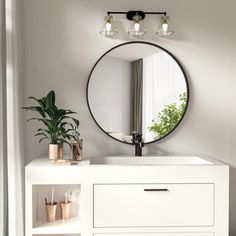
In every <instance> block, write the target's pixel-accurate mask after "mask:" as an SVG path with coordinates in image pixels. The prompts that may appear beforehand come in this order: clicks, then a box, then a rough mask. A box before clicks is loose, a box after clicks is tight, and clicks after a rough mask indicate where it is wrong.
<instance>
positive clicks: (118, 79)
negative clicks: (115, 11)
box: [87, 42, 188, 143]
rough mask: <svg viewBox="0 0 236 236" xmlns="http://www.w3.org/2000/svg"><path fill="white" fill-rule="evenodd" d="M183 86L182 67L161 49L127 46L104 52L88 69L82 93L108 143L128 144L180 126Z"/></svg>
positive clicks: (157, 136) (153, 138) (185, 93)
mask: <svg viewBox="0 0 236 236" xmlns="http://www.w3.org/2000/svg"><path fill="white" fill-rule="evenodd" d="M187 98H188V84H187V80H186V77H185V75H184V73H183V70H182V68H181V67H180V65H179V64H178V63H177V61H176V59H174V58H173V56H171V55H170V54H169V53H167V52H166V51H165V50H163V49H162V48H159V47H157V46H154V45H152V44H148V43H141V42H139V43H137V42H136V43H126V44H123V45H121V46H118V47H116V48H114V49H112V50H110V51H109V52H108V53H106V54H105V55H104V56H103V57H102V58H101V59H100V60H99V61H98V63H97V64H96V65H95V67H94V68H93V70H92V72H91V74H90V79H89V82H88V88H87V99H88V104H89V108H90V111H91V113H92V115H93V118H94V119H95V121H96V123H97V124H98V125H99V126H100V128H102V130H103V131H105V132H106V133H107V134H109V135H110V136H112V137H113V138H115V139H117V140H119V141H123V142H126V143H132V133H133V132H138V133H141V134H142V135H143V140H144V142H145V143H148V142H153V141H156V140H159V139H161V138H162V137H164V136H166V135H168V134H169V133H170V132H172V131H173V130H174V129H175V127H176V126H177V125H178V124H179V122H180V121H181V119H182V117H183V115H184V113H185V111H186V107H187V103H188V101H187Z"/></svg>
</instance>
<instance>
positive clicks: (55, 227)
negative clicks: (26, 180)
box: [32, 184, 81, 236]
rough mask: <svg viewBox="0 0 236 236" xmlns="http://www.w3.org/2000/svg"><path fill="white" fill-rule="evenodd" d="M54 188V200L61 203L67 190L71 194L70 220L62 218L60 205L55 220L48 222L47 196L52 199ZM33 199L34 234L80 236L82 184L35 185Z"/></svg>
mask: <svg viewBox="0 0 236 236" xmlns="http://www.w3.org/2000/svg"><path fill="white" fill-rule="evenodd" d="M52 188H54V201H55V202H57V203H59V202H61V201H64V200H65V192H67V193H68V195H69V200H70V201H71V202H72V205H71V216H70V218H69V219H68V220H62V219H61V212H60V206H59V205H58V206H57V216H56V221H55V222H47V218H46V208H45V198H46V199H47V201H48V202H50V201H51V192H52ZM32 191H33V201H32V204H33V205H32V209H33V212H32V214H33V215H32V216H33V222H32V224H33V225H32V232H33V235H57V234H60V236H62V235H67V236H78V235H79V234H80V231H81V219H80V214H81V210H80V200H81V186H80V185H79V184H78V185H74V184H73V185H72V184H55V185H53V184H50V185H48V184H47V185H41V184H40V185H36V184H35V185H33V189H32Z"/></svg>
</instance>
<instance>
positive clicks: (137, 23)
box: [134, 21, 140, 32]
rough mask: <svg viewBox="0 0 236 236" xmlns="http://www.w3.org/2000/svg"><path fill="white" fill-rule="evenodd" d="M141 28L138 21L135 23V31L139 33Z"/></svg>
mask: <svg viewBox="0 0 236 236" xmlns="http://www.w3.org/2000/svg"><path fill="white" fill-rule="evenodd" d="M139 28H140V24H139V22H138V21H136V22H135V23H134V30H135V31H136V32H138V31H139Z"/></svg>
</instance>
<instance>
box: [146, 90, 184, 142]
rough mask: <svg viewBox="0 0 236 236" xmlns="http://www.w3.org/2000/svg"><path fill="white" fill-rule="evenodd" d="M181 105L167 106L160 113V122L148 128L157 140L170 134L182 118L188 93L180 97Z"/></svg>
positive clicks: (155, 122)
mask: <svg viewBox="0 0 236 236" xmlns="http://www.w3.org/2000/svg"><path fill="white" fill-rule="evenodd" d="M179 100H180V102H181V104H180V105H179V106H177V105H176V103H172V104H169V105H165V108H164V109H163V110H162V111H161V112H159V113H158V120H159V121H158V122H157V121H154V120H153V124H152V126H150V127H148V129H149V131H150V132H152V133H154V135H155V139H160V138H162V137H164V136H165V135H167V134H168V133H170V132H171V131H172V130H173V129H174V128H175V126H176V125H177V124H178V122H179V121H180V119H181V118H182V116H183V114H184V112H185V110H186V104H187V95H186V93H183V94H180V95H179Z"/></svg>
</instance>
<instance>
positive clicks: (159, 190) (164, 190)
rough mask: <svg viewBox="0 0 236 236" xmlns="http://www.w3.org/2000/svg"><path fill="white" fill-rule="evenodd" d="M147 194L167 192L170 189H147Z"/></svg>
mask: <svg viewBox="0 0 236 236" xmlns="http://www.w3.org/2000/svg"><path fill="white" fill-rule="evenodd" d="M144 191H145V192H167V191H169V189H168V188H145V189H144Z"/></svg>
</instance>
